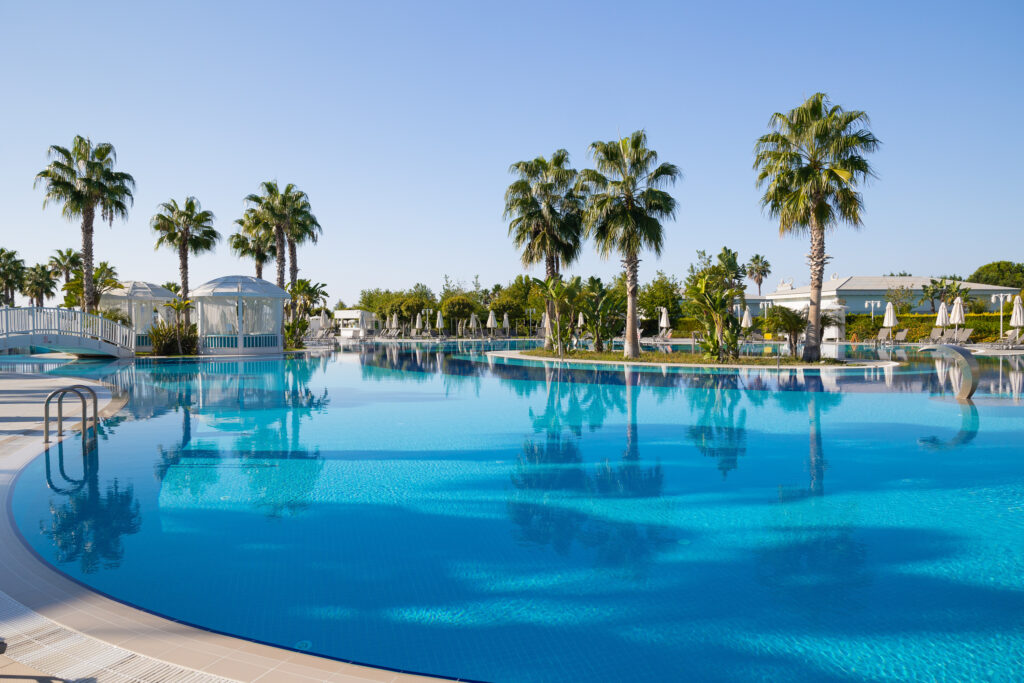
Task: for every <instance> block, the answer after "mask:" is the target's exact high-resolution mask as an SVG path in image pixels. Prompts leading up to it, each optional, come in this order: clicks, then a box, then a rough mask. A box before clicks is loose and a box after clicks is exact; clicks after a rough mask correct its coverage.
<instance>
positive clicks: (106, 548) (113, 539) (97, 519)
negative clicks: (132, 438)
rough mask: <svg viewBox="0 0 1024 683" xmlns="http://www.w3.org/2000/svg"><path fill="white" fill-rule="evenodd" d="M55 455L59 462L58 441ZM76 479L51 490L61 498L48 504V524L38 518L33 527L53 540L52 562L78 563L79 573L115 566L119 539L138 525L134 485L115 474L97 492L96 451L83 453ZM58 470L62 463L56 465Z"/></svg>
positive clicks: (60, 446) (118, 559)
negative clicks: (59, 502) (35, 526)
mask: <svg viewBox="0 0 1024 683" xmlns="http://www.w3.org/2000/svg"><path fill="white" fill-rule="evenodd" d="M57 449H58V457H59V458H60V460H61V462H62V463H63V442H61V443H58V444H57ZM46 466H47V475H48V481H51V478H50V451H49V449H47V451H46ZM82 469H83V475H82V479H81V480H78V481H76V480H72V479H69V478H67V477H66V476H65V478H66V479H67V480H68V482H69V483H71V484H72V486H71V487H70V488H68V489H59V488H56V487H53V486H51V488H54V491H55V493H58V494H59V495H63V496H65V498H66V500H65V501H64V502H63V503H62V504H57V503H54V502H51V503H50V520H49V525H47V522H46V521H40V523H39V528H40V531H41V533H42V534H43V535H44V536H47V537H48V538H49V539H50V540H51V542H52V543H53V547H54V551H55V554H56V558H57V562H58V563H60V564H64V563H68V562H74V561H78V562H79V564H80V566H81V569H82V572H83V573H85V574H92V573H95V572H96V571H97V570H98V569H100V568H101V567H102V568H113V567H117V566H119V565H120V563H121V560H122V559H123V557H124V547H123V545H122V543H121V537H122V536H124V535H125V534H134V533H136V532H137V531H138V530H139V528H140V526H141V524H142V520H141V516H140V514H139V503H138V501H137V500H135V489H134V487H133V486H132V485H131V484H129V485H127V486H125V487H122V486H121V484H120V482H119V481H118V480H117V479H116V478H115V479H114V480H113V482H110V483H108V484H107V487H106V490H105V491H103V492H101V491H100V483H99V458H98V455H97V449H96V448H95V447H94V448H91V449H89V450H88V452H86V453H85V454H84V455H83V463H82ZM61 470H62V471H63V467H61Z"/></svg>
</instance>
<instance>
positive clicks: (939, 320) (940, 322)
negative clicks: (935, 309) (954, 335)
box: [935, 301, 949, 327]
mask: <svg viewBox="0 0 1024 683" xmlns="http://www.w3.org/2000/svg"><path fill="white" fill-rule="evenodd" d="M947 325H949V309H947V308H946V302H945V301H943V302H942V303H941V304H939V314H938V315H937V316H935V327H946V326H947Z"/></svg>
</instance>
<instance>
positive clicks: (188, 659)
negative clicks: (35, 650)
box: [0, 374, 440, 683]
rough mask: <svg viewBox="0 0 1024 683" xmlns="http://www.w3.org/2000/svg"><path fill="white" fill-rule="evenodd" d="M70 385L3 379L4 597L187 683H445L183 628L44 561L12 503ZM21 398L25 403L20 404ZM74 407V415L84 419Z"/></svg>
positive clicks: (0, 544)
mask: <svg viewBox="0 0 1024 683" xmlns="http://www.w3.org/2000/svg"><path fill="white" fill-rule="evenodd" d="M70 383H72V382H71V380H68V379H67V378H61V377H55V376H40V375H14V374H0V395H2V396H4V399H5V400H3V401H2V402H0V416H3V417H6V418H8V420H6V421H5V429H4V431H3V432H0V548H2V549H3V552H2V553H0V593H3V594H5V595H6V596H9V598H10V599H12V600H13V601H15V603H17V604H20V605H23V606H24V607H26V608H28V609H29V610H31V611H32V612H33V613H35V614H37V615H39V616H41V617H44V618H45V619H47V620H49V621H50V622H53V623H54V624H55V625H58V626H59V627H63V629H67V630H69V631H73V632H75V633H78V634H82V635H84V636H87V637H88V638H92V639H95V640H96V641H98V643H99V644H100V645H102V644H106V645H107V646H108V647H109V648H110V649H111V650H113V649H115V648H120V649H121V650H127V651H130V652H132V653H136V654H138V655H140V656H142V657H145V658H150V659H152V660H155V662H158V663H166V664H170V665H173V666H176V667H181V668H182V670H184V674H183V675H182V679H189V678H192V677H194V676H195V674H196V673H197V672H199V673H201V674H208V675H210V676H219V677H223V678H228V679H233V680H238V681H257V680H258V681H282V680H288V681H296V682H297V683H302V682H304V681H338V682H346V683H356V682H357V681H396V682H397V681H403V682H404V681H428V680H440V679H436V678H430V677H426V676H417V675H413V674H405V673H399V672H395V671H389V670H386V669H377V668H373V667H368V666H360V665H357V664H350V663H346V662H340V661H335V660H331V659H326V658H322V657H316V656H314V655H309V654H305V653H302V652H294V651H291V650H285V649H281V648H276V647H272V646H270V645H263V644H260V643H254V642H251V641H247V640H243V639H240V638H233V637H231V636H227V635H222V634H218V633H213V632H210V631H205V630H203V629H200V628H195V627H192V626H188V625H186V624H181V623H178V622H175V621H172V620H170V619H165V618H163V617H160V616H157V615H154V614H150V613H148V612H145V611H142V610H139V609H135V608H134V607H131V606H129V605H126V604H123V603H120V602H117V601H116V600H112V599H110V598H107V597H104V596H102V595H100V594H98V593H96V592H94V591H92V590H89V589H88V588H86V587H85V586H82V585H81V584H79V583H77V582H75V581H72V580H70V579H69V578H67V577H65V576H63V575H62V574H60V573H59V572H57V571H56V570H54V569H53V568H52V567H50V566H49V565H47V564H44V563H43V562H41V561H40V559H39V558H38V557H36V556H35V555H34V554H33V553H32V552H30V551H29V550H28V548H26V547H25V545H24V544H23V542H22V540H21V538H20V537H19V535H18V533H17V531H16V530H15V528H14V522H13V519H11V516H10V511H9V498H10V494H11V489H12V485H13V482H14V480H15V478H16V476H17V473H18V472H19V471H20V470H21V469H22V468H23V467H24V466H25V465H27V464H28V463H29V462H30V461H31V460H32V459H33V458H35V457H36V456H37V455H39V454H40V453H41V452H42V449H41V441H42V439H41V433H42V432H41V427H42V424H41V420H40V417H41V414H42V408H41V406H40V405H39V403H40V398H39V397H40V395H42V396H45V393H46V392H48V391H49V390H51V389H53V388H56V387H58V386H64V385H67V384H70ZM74 383H80V384H89V385H91V386H94V387H95V388H96V390H97V394H99V398H100V404H101V407H102V408H101V411H100V416H101V417H108V416H110V415H113V414H115V413H116V412H118V411H119V410H120V409H121V407H123V405H124V401H123V400H119V399H118V398H117V397H114V396H112V395H111V392H110V390H109V389H108V388H107V387H105V386H102V385H100V384H97V383H95V382H83V381H81V380H77V379H76V380H74ZM19 395H20V396H23V397H24V398H23V400H21V401H19V400H17V397H18V396H19ZM70 405H71V404H70V402H69V409H68V414H69V415H77V412H75V411H74V410H72V409H70ZM12 418H19V419H18V420H17V421H16V420H14V419H12ZM13 627H14V626H13V622H11V623H5V621H4V619H3V618H0V638H4V637H5V634H4V629H5V628H13ZM8 637H9V636H8ZM12 649H13V648H12ZM115 654H116V653H115ZM15 659H17V658H15ZM4 660H8V658H7V657H0V678H2V677H3V676H4V675H5V674H6V673H7V671H6V670H7V669H8V668H9V666H10V667H16V668H17V669H18V671H17V673H18V675H19V676H25V675H36V676H46V675H53V674H54V672H52V671H51V672H41V671H31V670H30V669H28V668H27V667H24V666H23V665H15V664H11V663H10V661H4ZM43 668H45V667H43ZM11 671H12V672H13V671H14V669H11ZM12 675H13V673H12ZM93 675H94V676H95V680H97V681H99V682H100V683H102V682H103V681H104V680H111V681H113V680H117V681H120V680H127V679H124V678H122V677H120V676H119V675H117V674H116V673H114V672H109V674H108V675H107V676H104V675H102V674H101V675H99V676H96V675H95V674H93ZM136 680H142V679H136ZM160 680H162V681H166V680H173V677H172V678H171V679H169V678H168V677H167V675H166V671H165V673H164V674H163V675H161V676H160Z"/></svg>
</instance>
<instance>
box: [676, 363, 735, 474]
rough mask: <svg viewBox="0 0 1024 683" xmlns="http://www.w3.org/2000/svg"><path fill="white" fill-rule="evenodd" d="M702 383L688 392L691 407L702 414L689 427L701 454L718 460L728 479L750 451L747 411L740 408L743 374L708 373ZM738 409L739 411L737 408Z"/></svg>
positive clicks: (722, 471)
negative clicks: (741, 376)
mask: <svg viewBox="0 0 1024 683" xmlns="http://www.w3.org/2000/svg"><path fill="white" fill-rule="evenodd" d="M702 379H703V382H702V386H701V387H699V388H697V387H694V389H693V390H692V391H689V392H687V393H686V396H687V398H688V399H689V403H690V410H691V411H693V412H694V413H696V412H697V411H698V410H699V411H700V414H699V416H698V418H697V420H696V423H695V424H694V425H693V426H691V427H690V428H689V429H688V430H687V431H688V434H689V437H690V440H691V441H693V444H694V446H696V447H697V450H699V451H700V452H701V454H703V455H705V456H708V457H711V458H715V459H716V460H718V470H719V471H720V472H721V473H722V478H723V479H725V477H726V476H728V474H729V472H731V471H732V470H734V469H736V467H737V466H738V463H739V456H741V455H744V454H746V452H747V428H746V424H747V411H746V410H744V409H742V408H739V405H740V393H739V376H738V375H737V374H735V373H728V374H721V375H711V374H708V375H704V376H703V377H702ZM737 410H738V412H737Z"/></svg>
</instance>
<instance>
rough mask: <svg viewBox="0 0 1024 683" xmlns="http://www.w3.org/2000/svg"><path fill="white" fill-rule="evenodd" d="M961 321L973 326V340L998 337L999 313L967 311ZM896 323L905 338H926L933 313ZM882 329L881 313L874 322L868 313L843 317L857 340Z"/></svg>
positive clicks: (849, 336)
mask: <svg viewBox="0 0 1024 683" xmlns="http://www.w3.org/2000/svg"><path fill="white" fill-rule="evenodd" d="M964 321H965V322H964V324H963V325H961V327H970V328H973V329H974V333H973V334H972V335H971V341H972V342H992V341H997V340H998V339H999V314H998V313H982V314H974V313H972V314H969V315H965V316H964ZM897 322H898V323H899V324H898V325H896V328H897V329H900V330H902V329H906V330H907V341H909V342H921V341H924V340H926V339H927V338H928V335H929V334H930V333H931V331H932V328H933V327H935V316H934V315H933V314H931V313H911V314H907V315H901V316H899V318H898V320H897ZM1009 322H1010V317H1009V316H1006V317H1004V318H1003V331H1004V332H1005V331H1006V330H1007V329H1009V328H1008V327H1007V325H1008V324H1009ZM880 329H882V316H881V315H876V316H875V320H874V322H872V321H871V316H870V315H869V314H866V313H855V314H851V315H847V316H846V338H847V339H849V340H851V341H852V340H854V337H856V340H857V341H870V340H871V339H874V338H875V337H876V336H877V335H878V331H879V330H880Z"/></svg>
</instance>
